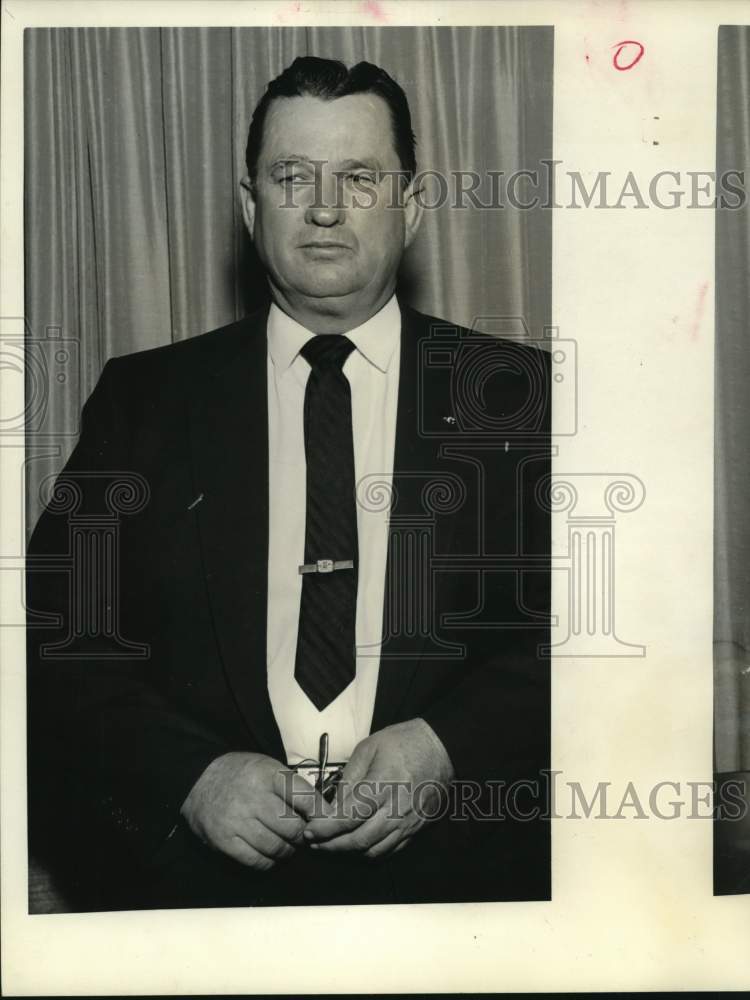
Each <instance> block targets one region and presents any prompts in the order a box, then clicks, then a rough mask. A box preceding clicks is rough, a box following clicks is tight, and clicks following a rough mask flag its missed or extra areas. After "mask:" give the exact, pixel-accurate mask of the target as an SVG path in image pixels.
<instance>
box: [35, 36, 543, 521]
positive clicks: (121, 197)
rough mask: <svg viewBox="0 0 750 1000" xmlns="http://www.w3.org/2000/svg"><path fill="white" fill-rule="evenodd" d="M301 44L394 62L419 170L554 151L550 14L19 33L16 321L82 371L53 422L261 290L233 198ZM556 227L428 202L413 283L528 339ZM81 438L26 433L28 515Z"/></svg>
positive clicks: (233, 312)
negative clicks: (20, 281) (66, 351)
mask: <svg viewBox="0 0 750 1000" xmlns="http://www.w3.org/2000/svg"><path fill="white" fill-rule="evenodd" d="M305 54H310V55H318V56H325V57H334V58H340V59H343V60H344V61H345V62H346V63H348V64H351V63H353V62H357V61H359V60H361V59H367V60H369V61H371V62H375V63H377V64H379V65H382V66H383V67H384V68H385V69H387V70H388V72H389V73H391V74H392V75H393V76H394V77H395V78H396V79H397V80H398V81H399V82H400V83H401V85H402V86H403V87H404V89H405V91H406V93H407V96H408V98H409V102H410V105H411V108H412V115H413V124H414V130H415V132H416V135H417V142H418V146H417V157H418V166H419V168H420V169H428V168H429V169H434V170H437V171H440V172H442V173H443V174H449V173H450V171H455V170H464V171H466V170H476V171H479V172H480V173H482V172H487V171H491V170H492V171H504V172H505V173H506V174H510V173H512V172H513V171H516V170H519V169H527V170H537V171H539V170H541V169H543V168H541V167H540V163H541V161H543V160H549V159H551V157H552V63H553V31H552V28H544V27H542V28H537V27H532V28H494V27H474V28H439V27H438V28H435V27H425V28H419V27H414V28H364V27H355V28H238V29H229V28H174V29H170V28H163V29H159V28H144V29H116V28H113V29H99V28H96V29H33V30H27V32H26V50H25V76H26V90H25V95H26V103H25V108H26V112H25V126H26V140H25V142H26V146H25V151H26V152H25V155H26V171H25V178H26V316H27V320H28V322H29V324H30V327H31V331H32V332H31V336H32V339H35V340H39V339H44V338H45V337H46V338H49V336H56V335H61V336H62V337H64V338H69V339H70V340H72V341H73V342H74V343H76V344H78V345H79V354H80V378H79V377H78V374H77V372H76V370H75V369H76V367H77V366H78V362H77V361H76V360H75V359H73V361H72V362H71V363H70V365H69V371H68V372H67V375H66V380H65V382H64V384H58V383H57V382H56V381H55V379H54V378H53V379H51V381H50V383H49V386H48V389H49V398H48V405H49V416H50V419H49V421H48V422H49V423H51V424H52V425H54V426H59V427H62V426H67V427H72V426H74V425H75V424H76V423H77V416H78V413H79V411H80V408H81V406H82V404H83V402H84V401H85V399H86V397H87V396H88V394H89V393H90V392H91V390H92V388H93V386H94V385H95V383H96V380H97V378H98V376H99V374H100V372H101V369H102V367H103V365H104V364H105V362H106V361H107V359H108V358H110V357H112V356H115V355H121V354H127V353H130V352H132V351H138V350H143V349H145V348H150V347H156V346H158V345H161V344H167V343H169V342H171V341H176V340H181V339H184V338H186V337H192V336H195V335H196V334H200V333H203V332H205V331H207V330H210V329H213V328H215V327H217V326H220V325H222V324H225V323H229V322H232V321H233V320H235V319H237V318H239V317H240V316H242V315H243V314H245V313H246V312H247V311H248V310H249V308H251V307H252V305H253V304H254V303H256V302H257V301H258V299H259V297H260V296H261V295H263V294H264V281H263V278H262V274H261V273H260V270H259V267H258V263H257V259H255V258H254V255H253V252H252V248H251V244H250V241H249V239H248V238H247V235H246V233H245V231H244V227H243V224H242V219H241V214H240V209H239V200H238V185H239V181H240V178H241V177H242V176H243V174H244V169H245V168H244V149H245V142H246V137H247V128H248V124H249V121H250V117H251V114H252V111H253V109H254V107H255V104H256V103H257V101H258V99H259V98H260V96H261V94H262V93H263V91H264V89H265V87H266V85H267V83H268V81H269V80H270V79H272V78H273V77H275V76H277V75H278V74H279V73H280V72H281V70H282V69H284V67H285V66H287V65H289V63H291V62H292V60H293V59H294V58H295V57H296V56H298V55H305ZM519 191H520V189H519ZM484 197H486V194H485V195H484ZM551 228H552V226H551V212H549V211H546V210H542V209H538V210H534V211H518V210H514V209H512V208H505V209H493V210H487V211H482V210H477V209H472V208H470V207H467V208H464V209H462V210H453V209H451V207H450V205H449V204H446V205H445V206H444V207H442V208H440V209H439V210H434V211H428V212H426V214H425V219H424V222H423V227H422V231H421V233H420V235H419V237H418V239H417V241H416V243H415V245H414V246H413V247H412V249H411V250H410V252H409V254H408V255H407V259H406V260H405V262H404V268H403V287H404V288H405V290H406V294H407V297H408V299H409V300H410V301H411V303H412V304H413V305H414V306H416V307H417V308H418V309H421V310H423V311H426V312H432V313H434V314H437V315H439V316H442V317H445V318H447V319H450V320H452V321H454V322H458V323H463V324H467V325H469V324H471V323H472V321H473V320H474V318H475V317H476V316H484V317H486V316H501V317H518V318H522V319H523V320H524V321H525V323H526V324H527V327H528V330H529V333H530V335H531V336H534V337H540V336H541V335H542V332H543V328H544V327H545V326H547V325H549V323H550V297H551V273H550V272H551ZM50 330H51V331H52V333H51V334H50V333H49V331H50ZM73 442H74V437H72V436H71V437H69V438H64V439H62V440H59V441H57V442H56V443H55V445H54V447H51V446H50V443H49V442H46V445H45V447H42V445H41V443H39V442H37V441H35V440H34V438H33V435H32V436H30V437H29V444H30V448H29V465H28V498H29V501H28V505H27V507H28V509H27V527H28V529H31V528H32V527H33V524H34V522H35V520H36V518H37V516H38V512H39V509H40V500H39V486H40V483H41V482H42V480H44V479H45V478H47V477H48V476H49V475H50V473H54V472H56V471H57V470H59V468H61V466H62V464H63V463H64V461H65V459H66V458H67V455H68V453H69V451H70V448H71V447H72V444H73Z"/></svg>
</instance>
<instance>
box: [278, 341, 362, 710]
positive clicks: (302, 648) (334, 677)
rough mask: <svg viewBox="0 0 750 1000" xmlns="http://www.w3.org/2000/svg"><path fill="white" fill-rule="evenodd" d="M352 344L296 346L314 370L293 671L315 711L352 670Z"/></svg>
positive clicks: (355, 558)
mask: <svg viewBox="0 0 750 1000" xmlns="http://www.w3.org/2000/svg"><path fill="white" fill-rule="evenodd" d="M353 350H354V344H352V342H351V341H350V340H347V338H346V337H344V336H341V335H340V334H318V335H316V336H314V337H313V338H312V339H311V340H309V341H308V342H307V343H306V344H305V346H304V347H303V348H302V351H301V353H302V356H303V357H304V358H305V360H306V361H307V362H308V363H309V364H310V367H311V369H312V371H311V372H310V375H309V378H308V381H307V387H306V389H305V411H304V426H305V458H306V461H307V506H306V517H305V565H304V566H303V567H301V571H302V572H303V576H302V599H301V603H300V616H299V631H298V633H297V655H296V658H295V664H294V676H295V678H296V680H297V683H298V684H299V685H300V687H301V688H302V690H303V691H304V692H305V694H306V695H307V696H308V698H309V699H310V700H311V701H312V702H313V704H314V705H315V706H316V708H317V709H318V710H319V711H322V710H323V709H324V708H326V706H327V705H329V704H330V703H331V702H332V701H333V700H334V699H335V698H336V697H338V695H339V694H341V692H342V691H343V690H344V689H345V688H346V687H347V686H348V685H349V684H350V683H351V682H352V681H353V680H354V675H355V672H356V654H355V646H356V640H355V632H354V629H355V621H356V613H357V569H358V546H357V504H356V497H355V482H354V442H353V439H352V398H351V389H350V386H349V381H348V379H347V378H346V376H345V375H344V373H343V371H342V367H343V364H344V362H345V361H346V359H347V358H348V357H349V355H350V353H351V352H352V351H353ZM337 563H345V564H346V563H349V564H350V565H349V566H345V567H343V568H342V567H337V565H336V564H337Z"/></svg>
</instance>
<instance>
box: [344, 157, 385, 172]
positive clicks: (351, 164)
mask: <svg viewBox="0 0 750 1000" xmlns="http://www.w3.org/2000/svg"><path fill="white" fill-rule="evenodd" d="M336 169H337V170H355V169H360V170H361V169H364V170H382V169H383V166H382V164H381V162H380V160H379V159H378V158H377V157H375V156H374V157H373V158H372V159H370V160H342V161H341V163H340V164H339V165H338V167H337V168H336Z"/></svg>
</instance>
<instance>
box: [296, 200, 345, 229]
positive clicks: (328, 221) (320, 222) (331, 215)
mask: <svg viewBox="0 0 750 1000" xmlns="http://www.w3.org/2000/svg"><path fill="white" fill-rule="evenodd" d="M343 221H344V208H343V206H337V205H336V204H335V202H334V203H333V204H332V205H323V204H322V203H320V202H317V203H316V204H314V205H310V206H309V207H308V209H307V211H306V212H305V222H306V223H307V224H308V225H310V226H325V227H330V226H337V225H338V224H339V223H340V222H343Z"/></svg>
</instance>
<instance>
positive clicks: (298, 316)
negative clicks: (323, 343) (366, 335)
mask: <svg viewBox="0 0 750 1000" xmlns="http://www.w3.org/2000/svg"><path fill="white" fill-rule="evenodd" d="M394 291H395V286H391V287H390V288H387V289H384V291H383V292H382V294H381V295H380V296H379V297H378V298H377V299H375V300H374V301H370V302H366V303H363V302H353V301H351V298H350V297H349V296H343V297H341V298H333V297H331V298H321V299H306V300H295V301H294V302H290V301H289V299H288V298H287V297H286V296H284V295H283V293H281V292H279V291H278V290H277V289H275V288H273V287H271V298H272V299H273V301H274V302H275V304H276V305H277V306H278V307H279V309H281V311H282V312H284V313H286V314H287V316H291V318H292V319H293V320H295V322H297V323H299V324H300V326H303V327H304V328H305V329H306V330H310V331H311V332H312V333H347V332H348V331H349V330H355V329H356V328H357V327H358V326H362V324H363V323H366V322H367V321H368V319H370V318H371V317H372V316H374V315H375V314H376V313H378V312H380V310H381V309H382V308H383V306H384V305H385V304H386V302H388V301H389V300H390V299H391V296H392V295H393V293H394Z"/></svg>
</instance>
